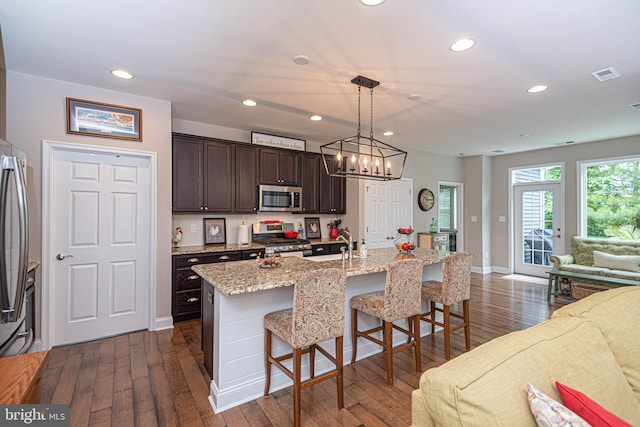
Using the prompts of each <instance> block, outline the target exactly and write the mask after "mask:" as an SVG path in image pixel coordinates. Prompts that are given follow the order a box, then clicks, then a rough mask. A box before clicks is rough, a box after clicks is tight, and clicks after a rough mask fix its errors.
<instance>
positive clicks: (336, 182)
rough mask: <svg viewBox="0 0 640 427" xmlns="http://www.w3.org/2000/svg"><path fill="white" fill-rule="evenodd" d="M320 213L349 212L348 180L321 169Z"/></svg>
mask: <svg viewBox="0 0 640 427" xmlns="http://www.w3.org/2000/svg"><path fill="white" fill-rule="evenodd" d="M318 188H319V192H320V213H331V214H344V213H346V212H347V197H346V193H347V191H346V189H347V180H346V179H345V178H341V177H337V176H329V175H327V172H326V171H325V170H324V168H321V169H320V185H319V187H318Z"/></svg>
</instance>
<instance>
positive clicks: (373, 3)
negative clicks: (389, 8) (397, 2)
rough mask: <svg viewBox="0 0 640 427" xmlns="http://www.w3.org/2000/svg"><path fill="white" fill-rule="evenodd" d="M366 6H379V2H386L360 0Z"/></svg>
mask: <svg viewBox="0 0 640 427" xmlns="http://www.w3.org/2000/svg"><path fill="white" fill-rule="evenodd" d="M360 3H362V4H363V5H365V6H378V5H379V4H382V3H384V0H360Z"/></svg>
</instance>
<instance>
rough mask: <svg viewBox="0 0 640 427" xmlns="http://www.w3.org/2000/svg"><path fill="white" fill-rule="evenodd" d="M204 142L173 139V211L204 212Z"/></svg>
mask: <svg viewBox="0 0 640 427" xmlns="http://www.w3.org/2000/svg"><path fill="white" fill-rule="evenodd" d="M203 144H204V141H203V140H202V138H188V137H181V136H174V137H173V211H174V212H193V211H201V210H204V190H203V188H204V178H203V177H204V156H203V152H204V148H203Z"/></svg>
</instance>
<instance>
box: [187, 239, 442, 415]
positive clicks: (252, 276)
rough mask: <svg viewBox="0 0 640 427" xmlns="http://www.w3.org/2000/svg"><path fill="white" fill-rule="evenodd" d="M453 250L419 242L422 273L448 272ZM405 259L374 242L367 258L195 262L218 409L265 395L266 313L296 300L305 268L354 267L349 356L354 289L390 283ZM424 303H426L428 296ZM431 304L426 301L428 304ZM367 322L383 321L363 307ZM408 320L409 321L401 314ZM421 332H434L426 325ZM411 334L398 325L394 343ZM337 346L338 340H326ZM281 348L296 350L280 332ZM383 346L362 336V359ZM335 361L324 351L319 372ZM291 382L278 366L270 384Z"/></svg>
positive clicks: (430, 276)
mask: <svg viewBox="0 0 640 427" xmlns="http://www.w3.org/2000/svg"><path fill="white" fill-rule="evenodd" d="M447 255H448V252H440V251H436V250H432V249H416V250H414V251H413V253H412V256H413V257H415V258H418V259H421V260H423V262H424V265H425V266H424V270H423V280H441V279H442V262H443V260H444V258H446V256H447ZM397 259H398V251H397V250H396V249H394V248H390V249H371V250H369V256H368V258H366V259H359V258H355V257H354V259H353V260H352V261H351V262H349V261H341V260H339V259H338V260H333V261H323V262H315V261H313V260H312V258H296V257H291V258H282V260H281V264H280V266H279V267H278V268H261V267H260V263H259V261H256V260H249V261H236V262H231V263H222V264H202V265H196V266H193V267H192V269H193V271H195V272H196V273H197V274H198V275H199V276H200V277H201V278H202V279H203V280H202V301H203V308H202V343H203V349H204V354H205V367H206V368H207V371H208V372H209V374H210V376H211V386H210V396H209V400H210V403H211V406H212V407H213V410H214V411H215V412H221V411H224V410H225V409H229V408H232V407H234V406H237V405H240V404H242V403H245V402H248V401H250V400H253V399H256V398H258V397H261V396H262V395H263V391H264V380H265V377H264V375H265V374H264V329H263V317H264V315H265V314H266V313H269V312H271V311H275V310H281V309H284V308H290V307H291V306H292V303H293V284H294V280H295V278H296V277H297V276H298V275H300V274H301V273H303V272H306V271H311V270H316V269H320V268H341V269H344V270H345V271H346V274H347V289H346V299H345V333H344V337H345V339H344V360H345V361H346V363H349V361H350V360H351V354H352V346H351V310H350V307H349V300H350V298H351V297H352V296H354V295H359V294H363V293H366V292H373V291H379V290H383V289H384V286H385V278H386V270H387V267H388V266H389V264H390V263H392V262H393V261H396V260H397ZM423 304H424V303H423ZM425 308H426V306H425ZM358 323H359V325H362V328H367V327H375V326H377V325H378V324H379V321H377V320H376V319H374V318H371V317H368V316H366V315H364V314H362V315H361V317H360V318H359V322H358ZM399 323H400V324H402V325H403V326H405V327H406V321H405V320H401V321H399ZM421 333H422V335H426V334H428V333H430V329H429V328H426V327H425V328H422V330H421ZM405 340H406V336H405V335H402V334H401V333H399V332H397V335H394V343H395V344H396V345H397V344H400V343H401V342H404V341H405ZM324 346H325V347H326V348H327V349H328V350H329V351H331V352H332V351H333V350H334V349H333V342H326V343H325V345H324ZM273 348H274V354H284V353H286V352H290V351H291V350H290V347H289V345H288V344H286V343H285V342H284V341H280V340H279V339H275V341H274V347H273ZM380 351H382V348H381V347H380V346H377V345H375V344H374V343H371V342H368V341H367V342H365V341H360V342H359V344H358V359H362V358H365V357H369V356H371V355H373V354H375V353H378V352H380ZM304 363H305V364H304V365H303V372H306V373H307V374H308V358H304ZM330 365H331V363H330V362H329V361H327V360H326V359H324V357H323V356H322V355H320V354H318V353H317V360H316V372H317V373H321V372H323V371H325V370H328V369H329V368H330ZM290 385H291V380H290V379H289V378H288V377H287V376H285V375H284V374H283V373H282V372H272V378H271V390H272V391H275V390H278V389H281V388H284V387H288V386H290Z"/></svg>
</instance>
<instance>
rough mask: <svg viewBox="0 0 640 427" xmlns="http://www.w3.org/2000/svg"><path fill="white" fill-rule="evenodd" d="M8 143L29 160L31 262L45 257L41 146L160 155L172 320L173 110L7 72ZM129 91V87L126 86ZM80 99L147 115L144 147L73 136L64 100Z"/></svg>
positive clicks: (160, 252) (165, 297) (164, 287)
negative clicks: (72, 145) (48, 142)
mask: <svg viewBox="0 0 640 427" xmlns="http://www.w3.org/2000/svg"><path fill="white" fill-rule="evenodd" d="M6 78H7V140H9V141H10V142H11V143H13V144H14V145H16V146H17V147H18V148H20V149H21V150H22V151H24V152H25V153H26V155H27V163H28V167H27V186H28V202H29V221H30V223H29V232H30V238H29V257H30V259H31V260H34V261H40V260H41V251H42V245H41V243H42V235H41V220H42V203H41V199H42V197H41V196H42V191H41V188H42V176H41V170H42V140H52V141H64V142H72V143H73V142H77V143H82V144H89V145H96V146H109V147H120V148H127V149H134V150H143V151H150V152H155V153H157V161H158V164H157V167H158V179H157V188H158V215H157V233H158V238H157V242H158V243H157V262H156V266H157V268H156V281H157V282H156V284H155V286H156V316H157V317H158V318H161V317H166V316H170V315H171V263H170V262H169V260H170V259H171V241H170V239H169V236H170V228H171V104H170V103H169V102H168V101H161V100H157V99H151V98H144V97H140V96H135V95H131V94H127V93H123V92H114V91H109V90H104V89H100V88H96V87H91V86H83V85H78V84H74V83H68V82H63V81H59V80H52V79H46V78H41V77H36V76H32V75H28V74H22V73H16V72H12V71H8V72H7V76H6ZM123 90H126V82H123ZM66 97H71V98H79V99H87V100H91V101H98V102H105V103H108V104H116V105H124V106H130V107H136V108H141V109H142V135H143V141H142V142H141V143H140V142H133V141H121V140H117V139H108V138H96V137H86V136H78V135H68V134H67V133H66V121H65V120H66V119H65V115H66V111H65V110H66V103H65V98H66Z"/></svg>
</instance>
